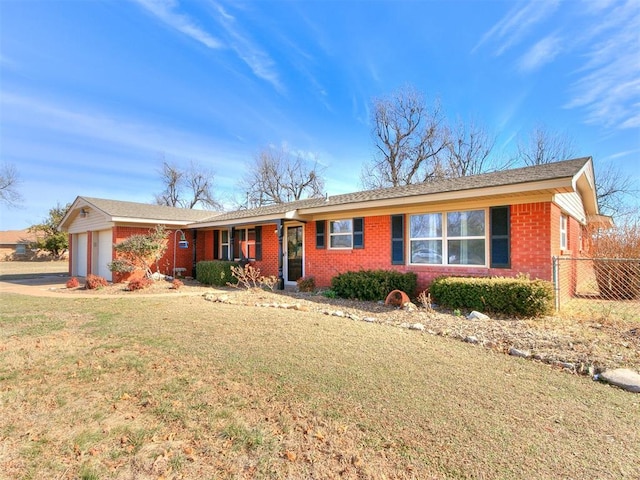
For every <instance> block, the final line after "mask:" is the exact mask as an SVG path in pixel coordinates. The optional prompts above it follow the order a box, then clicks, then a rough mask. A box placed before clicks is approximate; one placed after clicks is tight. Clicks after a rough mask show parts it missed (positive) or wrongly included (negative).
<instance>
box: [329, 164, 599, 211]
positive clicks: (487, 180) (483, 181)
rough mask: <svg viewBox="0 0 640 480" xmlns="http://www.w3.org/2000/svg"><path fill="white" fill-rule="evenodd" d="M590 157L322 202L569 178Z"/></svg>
mask: <svg viewBox="0 0 640 480" xmlns="http://www.w3.org/2000/svg"><path fill="white" fill-rule="evenodd" d="M589 160H590V157H583V158H576V159H573V160H565V161H562V162H555V163H547V164H543V165H535V166H532V167H522V168H514V169H511V170H502V171H497V172H491V173H483V174H480V175H473V176H468V177H458V178H445V179H442V180H434V181H431V182H425V183H418V184H414V185H403V186H400V187H388V188H380V189H376V190H364V191H361V192H355V193H347V194H344V195H335V196H332V197H329V198H328V201H327V202H325V205H342V204H347V203H356V202H366V201H371V200H386V199H393V198H402V197H411V196H415V195H427V194H435V193H445V192H455V191H463V190H472V189H479V188H489V187H500V186H506V185H514V184H522V183H531V182H539V181H545V180H553V179H558V178H572V177H573V176H574V175H576V174H577V173H578V172H579V171H580V170H581V169H582V168H583V167H584V165H585V164H586V163H587V162H588V161H589Z"/></svg>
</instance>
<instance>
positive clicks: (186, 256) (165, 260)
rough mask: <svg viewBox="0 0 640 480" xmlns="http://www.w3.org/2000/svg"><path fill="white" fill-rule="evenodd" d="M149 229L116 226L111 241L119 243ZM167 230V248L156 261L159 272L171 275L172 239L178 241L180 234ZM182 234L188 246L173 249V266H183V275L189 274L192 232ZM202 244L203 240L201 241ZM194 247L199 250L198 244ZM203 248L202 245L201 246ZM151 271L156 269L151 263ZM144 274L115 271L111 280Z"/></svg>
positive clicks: (186, 231) (187, 231)
mask: <svg viewBox="0 0 640 480" xmlns="http://www.w3.org/2000/svg"><path fill="white" fill-rule="evenodd" d="M150 229H151V227H123V226H117V227H114V228H113V241H114V243H120V242H122V241H123V240H124V239H126V238H128V237H130V236H131V235H146V234H147V233H149V230H150ZM167 231H168V232H169V235H168V238H167V250H166V251H165V253H164V255H163V256H162V258H161V259H160V261H159V262H158V267H159V268H158V270H159V271H160V273H163V274H165V275H173V268H174V265H173V254H174V239H175V240H176V241H178V242H179V241H180V234H179V233H178V234H177V235H176V234H175V230H167ZM183 231H184V234H185V238H186V239H187V241H188V242H189V248H187V249H181V248H177V246H176V249H175V256H176V262H175V267H176V268H185V269H186V271H185V272H184V275H191V269H192V265H193V248H194V247H193V234H192V232H191V231H190V230H183ZM198 242H200V238H198ZM202 243H203V244H204V242H202ZM196 248H197V249H198V250H200V246H199V245H197V246H196ZM202 248H204V247H202ZM151 270H152V271H154V272H155V271H156V266H155V265H152V267H151ZM142 276H144V272H134V273H131V274H117V273H116V272H114V273H113V281H114V282H123V281H128V280H132V279H134V278H140V277H142Z"/></svg>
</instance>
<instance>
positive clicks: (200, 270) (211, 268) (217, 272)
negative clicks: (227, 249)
mask: <svg viewBox="0 0 640 480" xmlns="http://www.w3.org/2000/svg"><path fill="white" fill-rule="evenodd" d="M239 265H240V264H239V263H238V262H228V261H225V260H213V261H204V262H198V263H197V264H196V280H197V281H198V282H200V283H202V284H204V285H215V286H218V287H225V286H227V284H228V283H231V284H236V283H237V280H236V279H235V278H234V276H233V275H232V274H231V267H237V266H239Z"/></svg>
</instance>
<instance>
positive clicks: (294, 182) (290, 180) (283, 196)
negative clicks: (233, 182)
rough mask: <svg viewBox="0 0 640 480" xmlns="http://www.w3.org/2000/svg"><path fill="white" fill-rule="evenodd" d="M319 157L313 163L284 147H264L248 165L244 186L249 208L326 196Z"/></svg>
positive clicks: (243, 180) (242, 186)
mask: <svg viewBox="0 0 640 480" xmlns="http://www.w3.org/2000/svg"><path fill="white" fill-rule="evenodd" d="M322 173H323V172H322V169H321V167H320V166H319V164H318V162H317V160H315V161H313V162H311V161H307V160H305V159H304V158H302V156H301V155H297V154H294V153H292V152H290V151H288V150H286V149H284V148H280V149H276V148H273V147H267V148H264V149H263V150H262V151H261V152H260V153H258V155H256V157H255V159H254V161H253V163H251V164H250V165H248V166H247V173H246V175H245V177H244V178H243V179H242V180H241V181H240V184H239V186H240V188H242V190H243V191H245V192H246V193H247V205H246V206H247V207H260V206H263V205H271V204H274V203H284V202H291V201H294V200H302V199H303V198H316V197H322V196H323V195H324V193H323V190H324V179H323V178H322Z"/></svg>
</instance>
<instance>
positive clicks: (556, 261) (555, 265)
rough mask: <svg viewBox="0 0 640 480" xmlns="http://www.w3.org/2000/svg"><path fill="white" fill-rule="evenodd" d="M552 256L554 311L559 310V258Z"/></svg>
mask: <svg viewBox="0 0 640 480" xmlns="http://www.w3.org/2000/svg"><path fill="white" fill-rule="evenodd" d="M551 258H552V261H553V268H552V270H553V291H554V297H555V299H554V300H555V307H556V312H559V311H560V258H558V257H556V256H555V255H554V256H553V257H551Z"/></svg>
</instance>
